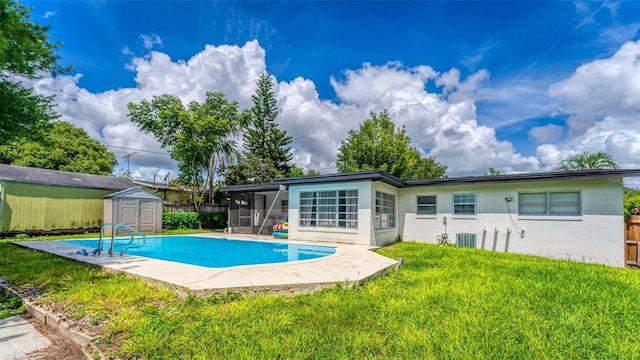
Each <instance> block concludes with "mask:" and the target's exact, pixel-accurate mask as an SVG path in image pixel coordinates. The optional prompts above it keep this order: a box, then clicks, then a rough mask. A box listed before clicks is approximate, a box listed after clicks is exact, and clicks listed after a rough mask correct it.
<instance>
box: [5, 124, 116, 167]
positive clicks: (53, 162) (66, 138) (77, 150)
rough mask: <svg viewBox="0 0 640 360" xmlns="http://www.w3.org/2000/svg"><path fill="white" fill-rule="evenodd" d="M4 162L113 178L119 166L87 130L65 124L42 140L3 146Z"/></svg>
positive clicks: (55, 127) (46, 134)
mask: <svg viewBox="0 0 640 360" xmlns="http://www.w3.org/2000/svg"><path fill="white" fill-rule="evenodd" d="M0 162H2V163H3V164H10V165H16V166H27V167H36V168H41V169H52V170H61V171H71V172H78V173H85V174H94V175H110V174H111V173H112V172H113V168H114V167H115V166H116V164H117V163H118V161H117V160H116V156H115V155H114V154H113V153H111V152H110V151H108V150H107V148H106V147H105V146H103V145H101V144H100V143H99V142H98V141H97V140H95V139H92V138H91V137H89V135H88V134H87V132H86V131H84V130H83V129H80V128H77V127H75V126H73V125H71V124H69V123H67V122H64V121H59V122H56V123H54V124H53V127H52V128H51V129H50V131H48V132H46V133H45V134H44V138H43V139H42V140H39V141H33V140H24V139H20V140H14V141H12V142H10V143H8V144H5V145H2V146H0Z"/></svg>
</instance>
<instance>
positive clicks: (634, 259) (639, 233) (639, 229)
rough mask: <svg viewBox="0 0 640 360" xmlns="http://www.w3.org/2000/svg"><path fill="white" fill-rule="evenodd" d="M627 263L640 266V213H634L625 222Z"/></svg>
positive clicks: (627, 264)
mask: <svg viewBox="0 0 640 360" xmlns="http://www.w3.org/2000/svg"><path fill="white" fill-rule="evenodd" d="M624 240H625V243H626V247H625V255H624V257H625V259H624V260H625V265H626V266H627V267H638V266H640V215H632V216H630V217H629V219H628V220H627V221H626V222H625V224H624Z"/></svg>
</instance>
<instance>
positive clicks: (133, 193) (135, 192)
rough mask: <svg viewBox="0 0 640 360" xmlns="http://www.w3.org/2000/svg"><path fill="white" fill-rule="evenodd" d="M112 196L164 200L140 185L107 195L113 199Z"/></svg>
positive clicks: (106, 197)
mask: <svg viewBox="0 0 640 360" xmlns="http://www.w3.org/2000/svg"><path fill="white" fill-rule="evenodd" d="M112 198H128V199H131V198H135V199H152V200H156V201H162V199H160V198H159V197H157V196H156V195H154V194H152V193H150V192H148V191H147V190H145V189H143V188H141V187H138V186H136V187H132V188H129V189H125V190H121V191H118V192H115V193H113V194H109V195H105V199H112Z"/></svg>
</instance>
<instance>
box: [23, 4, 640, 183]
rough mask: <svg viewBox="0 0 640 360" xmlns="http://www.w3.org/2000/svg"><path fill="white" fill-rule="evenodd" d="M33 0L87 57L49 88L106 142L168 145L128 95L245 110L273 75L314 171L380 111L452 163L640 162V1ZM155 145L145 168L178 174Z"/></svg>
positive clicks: (67, 51)
mask: <svg viewBox="0 0 640 360" xmlns="http://www.w3.org/2000/svg"><path fill="white" fill-rule="evenodd" d="M26 3H27V4H28V5H30V6H33V7H34V11H33V14H32V19H33V20H34V21H36V22H38V23H41V24H48V25H51V26H52V29H51V31H50V33H51V37H52V40H54V41H62V42H63V43H64V46H63V47H62V48H61V49H60V50H59V54H60V56H61V57H62V63H64V64H69V65H73V66H74V68H75V70H74V72H73V73H72V74H69V76H65V77H62V78H59V79H51V80H50V81H49V82H39V83H38V86H40V87H41V91H42V92H43V93H55V94H57V100H56V101H57V102H58V103H59V105H60V111H61V112H62V113H63V120H66V121H70V122H72V123H74V124H76V125H78V126H82V127H84V128H86V129H87V130H88V131H89V132H90V134H92V135H95V136H94V137H96V138H99V139H100V140H101V141H102V142H103V143H105V144H111V145H115V144H118V145H120V147H121V148H128V149H141V150H145V149H147V150H150V151H154V152H163V150H162V149H160V148H159V147H158V146H157V144H153V141H152V140H151V139H148V138H145V136H142V135H140V134H138V136H130V135H131V134H132V133H135V129H133V130H132V128H131V127H130V124H127V123H126V122H127V121H128V120H127V119H126V102H128V101H139V100H140V99H142V98H150V97H151V96H152V95H156V94H158V93H163V92H166V93H173V94H175V95H177V96H181V97H182V98H183V99H184V100H185V101H189V100H193V99H195V100H198V99H199V98H198V93H197V91H200V93H201V96H204V92H205V91H222V92H225V94H227V97H229V98H230V99H231V100H235V101H238V102H239V103H240V105H241V106H244V107H246V106H250V96H251V91H252V85H253V84H254V83H255V78H256V77H257V76H258V75H259V74H260V73H261V72H262V71H267V72H268V73H269V74H271V75H273V76H274V77H275V78H276V80H277V82H278V83H279V86H278V89H277V90H278V91H277V97H278V99H279V106H280V109H281V112H282V113H281V117H280V119H279V121H280V125H281V127H282V128H284V129H285V130H287V131H288V132H289V133H290V134H291V135H293V136H294V144H293V145H294V150H295V151H296V157H295V158H294V159H295V161H296V163H297V164H298V165H300V166H302V167H305V168H311V169H319V170H321V172H325V173H326V172H331V171H332V170H335V168H333V167H332V166H333V165H332V162H333V161H334V160H335V154H336V151H337V147H338V146H339V144H340V140H342V139H344V138H346V136H347V134H346V133H347V131H348V130H349V129H352V128H356V127H357V126H358V124H359V123H361V122H362V121H363V120H364V119H366V118H367V116H368V114H369V112H370V111H381V110H382V109H389V110H390V113H391V114H392V117H393V118H394V120H395V121H396V123H397V124H398V125H399V126H400V125H404V126H406V128H407V130H408V133H409V135H410V136H411V137H412V140H413V144H414V145H415V146H416V147H419V148H421V149H422V150H423V151H425V155H432V156H435V157H436V159H437V160H439V161H440V162H443V163H444V164H445V165H448V166H449V174H450V175H474V174H476V175H477V174H481V173H483V172H484V171H486V169H487V168H488V167H496V168H499V169H502V170H503V171H505V172H514V171H515V172H519V171H544V170H549V169H550V168H551V167H552V166H553V165H554V164H555V163H557V161H558V160H559V159H561V158H562V157H563V156H566V155H569V154H571V153H574V152H576V151H592V152H594V151H607V152H609V153H611V154H612V155H613V156H614V159H616V160H617V161H618V162H619V163H620V164H622V165H623V166H625V167H636V168H639V167H640V162H639V161H638V160H637V159H638V158H639V157H640V145H637V146H636V147H634V145H633V144H634V142H635V143H636V144H637V143H638V142H640V130H638V129H640V118H639V115H638V111H640V96H638V99H634V98H635V97H636V95H640V85H637V86H634V85H633V83H631V84H626V85H624V86H617V85H616V84H617V83H619V82H620V79H627V80H629V81H630V80H633V79H634V76H635V75H634V74H636V73H638V70H639V69H640V65H638V62H639V61H638V60H635V61H634V60H633V54H636V51H638V50H637V48H640V41H639V39H640V1H618V2H610V1H605V2H583V1H575V2H572V1H549V2H547V1H531V2H529V1H488V2H484V1H470V2H464V1H450V2H435V1H416V2H412V1H402V2H384V1H371V2H369V1H344V2H330V1H293V2H271V1H258V2H250V1H242V2H219V1H194V2H189V1H157V2H156V1H86V2H83V1H29V2H26ZM256 40H257V42H256ZM625 44H627V45H626V47H625ZM206 45H209V49H208V50H207V49H205V46H206ZM629 54H631V55H629ZM198 56H200V57H201V58H202V59H204V58H206V59H207V60H206V61H205V60H202V61H200V60H199V62H197V63H196V62H195V61H194V62H193V63H191V59H194V58H197V57H198ZM639 56H640V55H639ZM580 69H583V70H580ZM611 69H617V70H613V73H612V71H611ZM239 74H240V75H239ZM203 79H204V80H203ZM185 84H187V85H185ZM416 84H417V85H416ZM608 86H609V87H611V91H608V90H607V87H608ZM594 96H595V97H598V98H599V99H600V100H601V101H598V102H597V104H596V103H594V102H593V101H590V100H589V99H590V98H591V97H594ZM621 99H622V100H621ZM625 99H628V101H627V100H625ZM621 101H622V103H621ZM596 105H597V106H596ZM305 109H306V110H305ZM303 111H306V112H303ZM109 112H111V114H109ZM312 123H313V124H312ZM316 123H319V124H324V125H323V126H321V127H317V126H316V125H314V124H316ZM621 124H625V127H624V128H627V129H628V128H629V127H631V128H634V127H635V129H633V130H632V131H631V132H629V131H628V130H627V131H626V132H625V131H624V130H623V129H622V128H621ZM326 128H330V129H333V131H327V130H326ZM430 137H431V138H430ZM136 138H137V140H136ZM141 138H144V139H143V140H140V139H141ZM145 139H146V140H145ZM124 140H126V141H124ZM311 143H313V144H311ZM629 144H631V145H629ZM121 148H116V147H114V148H112V149H111V150H113V151H116V152H117V153H118V155H123V153H122V151H129V150H127V149H121ZM625 149H626V150H625ZM143 155H144V152H142V151H141V152H140V155H137V156H134V157H132V159H131V160H132V165H133V166H134V167H135V169H138V168H139V169H140V171H139V175H140V176H141V177H146V178H148V177H149V176H150V175H149V174H152V173H158V172H161V171H169V170H172V171H175V170H173V169H174V168H173V167H172V164H171V162H170V161H168V160H167V159H166V156H161V155H158V154H155V155H154V154H153V153H151V152H149V153H146V155H145V156H143ZM472 158H475V159H477V164H475V165H470V164H469V160H470V159H472ZM120 166H122V164H121V165H120Z"/></svg>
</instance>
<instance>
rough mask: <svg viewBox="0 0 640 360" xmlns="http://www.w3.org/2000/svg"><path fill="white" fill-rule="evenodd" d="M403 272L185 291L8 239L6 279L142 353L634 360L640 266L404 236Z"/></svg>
mask: <svg viewBox="0 0 640 360" xmlns="http://www.w3.org/2000/svg"><path fill="white" fill-rule="evenodd" d="M380 253H382V254H383V255H386V256H389V257H392V258H399V257H403V258H404V259H405V260H406V262H405V264H404V265H403V267H402V269H401V271H400V274H399V277H398V279H396V278H395V277H394V276H386V277H381V278H378V279H376V280H374V281H372V282H369V283H367V284H364V285H362V286H359V287H356V288H344V287H341V286H339V285H336V286H335V287H333V288H330V289H327V290H324V291H320V292H316V293H314V294H308V295H299V296H295V297H280V296H267V295H262V296H257V297H250V298H247V297H244V296H241V295H237V294H226V295H217V296H213V297H210V298H204V299H199V298H194V297H188V298H186V299H179V298H178V297H177V296H176V295H175V294H174V293H173V292H172V291H170V290H167V289H162V288H156V287H153V286H151V285H148V284H147V283H145V282H143V281H141V280H136V279H131V278H128V277H126V276H123V275H113V274H109V273H106V272H103V271H101V270H99V269H96V268H92V267H87V266H84V265H81V264H79V263H76V262H74V261H71V260H67V259H61V258H58V257H56V256H53V255H50V254H46V253H40V252H36V251H32V250H27V249H22V248H18V247H16V246H14V245H11V244H7V243H0V254H2V256H0V274H1V276H3V277H5V279H6V280H7V281H8V282H9V283H11V284H13V285H14V286H18V287H21V288H29V287H37V288H38V289H39V290H40V291H41V292H42V293H43V295H42V296H41V297H39V298H38V301H39V302H41V303H43V304H45V305H47V306H49V307H53V308H56V309H60V310H62V311H64V312H65V313H66V314H68V316H69V317H70V318H72V319H76V320H78V321H81V322H84V323H85V324H89V325H91V326H94V327H95V330H96V331H99V332H101V333H102V334H103V337H102V338H101V340H100V342H99V344H98V346H99V347H101V348H102V349H103V350H104V351H106V352H108V353H109V354H111V355H115V356H118V357H121V358H144V359H170V358H174V359H217V358H219V359H226V358H236V359H246V358H286V359H309V358H314V359H339V358H349V359H372V358H381V359H396V358H397V359H400V358H402V359H404V358H420V359H478V358H482V359H495V358H514V359H515V358H518V359H520V358H522V359H558V358H562V359H602V358H615V359H637V358H638V354H640V337H638V335H637V334H638V332H637V331H638V319H640V306H639V304H640V272H639V271H633V270H628V269H614V268H608V267H604V266H598V265H588V264H581V263H573V262H567V261H554V260H549V259H543V258H536V257H528V256H519V255H512V254H501V253H492V252H485V251H477V250H469V249H458V248H454V247H440V246H432V245H421V244H414V243H397V244H394V245H392V246H389V247H385V248H383V249H381V250H380Z"/></svg>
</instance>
